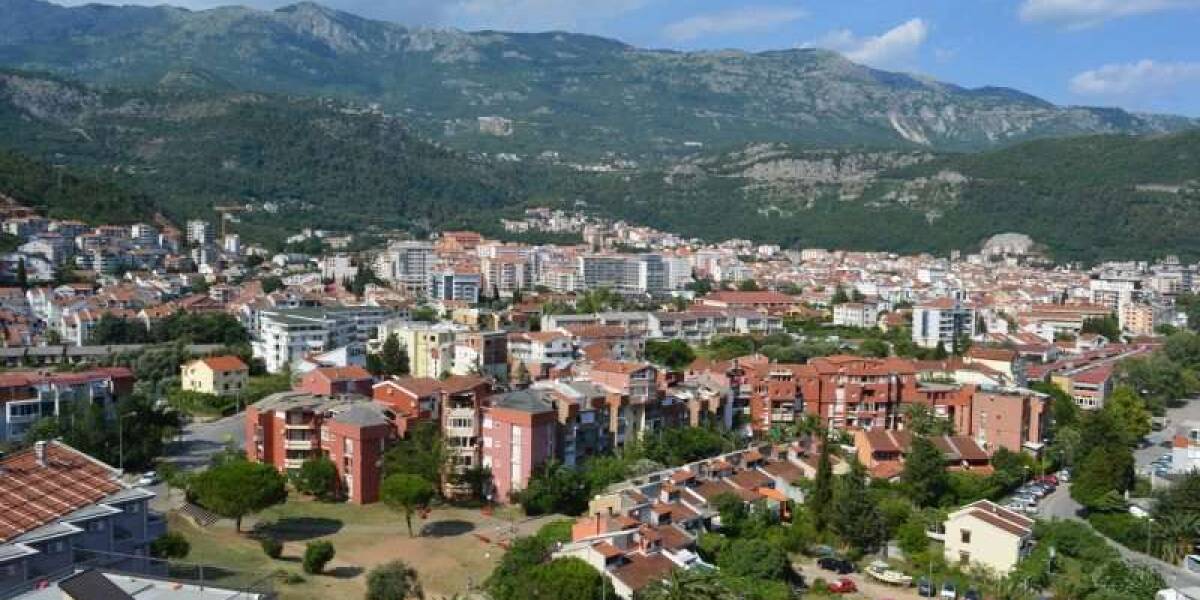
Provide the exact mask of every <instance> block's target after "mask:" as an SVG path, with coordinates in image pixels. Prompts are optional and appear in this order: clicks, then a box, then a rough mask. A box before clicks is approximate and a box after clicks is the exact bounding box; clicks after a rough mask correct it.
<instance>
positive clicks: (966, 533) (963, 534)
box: [959, 529, 971, 544]
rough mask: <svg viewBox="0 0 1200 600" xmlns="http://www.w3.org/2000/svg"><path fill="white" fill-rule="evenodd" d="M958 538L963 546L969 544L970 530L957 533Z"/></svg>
mask: <svg viewBox="0 0 1200 600" xmlns="http://www.w3.org/2000/svg"><path fill="white" fill-rule="evenodd" d="M959 536H960V538H961V539H962V543H964V544H970V543H971V530H970V529H963V530H961V531H959Z"/></svg>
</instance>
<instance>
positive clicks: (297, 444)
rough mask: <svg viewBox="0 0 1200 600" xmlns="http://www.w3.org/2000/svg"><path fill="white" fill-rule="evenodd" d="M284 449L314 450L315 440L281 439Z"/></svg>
mask: <svg viewBox="0 0 1200 600" xmlns="http://www.w3.org/2000/svg"><path fill="white" fill-rule="evenodd" d="M283 449H284V450H315V449H316V442H314V441H313V440H311V439H309V440H283Z"/></svg>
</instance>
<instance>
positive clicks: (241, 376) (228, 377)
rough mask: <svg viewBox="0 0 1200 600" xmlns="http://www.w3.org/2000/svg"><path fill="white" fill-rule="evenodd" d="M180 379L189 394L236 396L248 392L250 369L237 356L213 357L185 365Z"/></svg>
mask: <svg viewBox="0 0 1200 600" xmlns="http://www.w3.org/2000/svg"><path fill="white" fill-rule="evenodd" d="M180 378H181V385H182V387H183V389H184V390H185V391H188V392H199V393H201V394H212V395H214V396H235V395H237V394H240V393H242V392H244V391H246V384H247V383H249V381H250V367H248V366H246V363H244V362H242V359H240V358H238V357H236V356H211V357H209V358H200V359H196V360H193V361H191V362H189V363H187V364H185V365H183V368H182V369H181V374H180Z"/></svg>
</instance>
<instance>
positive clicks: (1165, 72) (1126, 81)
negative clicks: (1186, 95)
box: [1070, 60, 1200, 100]
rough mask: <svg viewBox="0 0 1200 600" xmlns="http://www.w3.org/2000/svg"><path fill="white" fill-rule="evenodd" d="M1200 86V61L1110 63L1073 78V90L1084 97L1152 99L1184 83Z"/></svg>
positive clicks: (1169, 92) (1185, 84)
mask: <svg viewBox="0 0 1200 600" xmlns="http://www.w3.org/2000/svg"><path fill="white" fill-rule="evenodd" d="M1191 85H1195V86H1196V87H1198V88H1200V62H1155V61H1153V60H1140V61H1138V62H1135V63H1124V64H1109V65H1104V66H1102V67H1100V68H1098V69H1092V70H1089V71H1084V72H1082V73H1080V74H1078V75H1076V76H1074V77H1072V78H1071V82H1070V88H1071V91H1072V92H1074V93H1076V94H1079V95H1081V96H1105V97H1110V98H1123V99H1134V100H1149V99H1153V98H1160V97H1163V96H1169V95H1171V94H1172V93H1173V92H1175V91H1177V90H1179V88H1181V87H1184V86H1189V87H1190V86H1191Z"/></svg>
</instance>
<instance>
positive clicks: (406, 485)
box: [379, 474, 434, 537]
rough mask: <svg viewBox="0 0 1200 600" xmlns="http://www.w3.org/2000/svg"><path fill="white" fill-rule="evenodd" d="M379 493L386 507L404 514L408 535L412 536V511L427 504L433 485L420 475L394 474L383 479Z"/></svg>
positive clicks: (432, 495) (431, 497)
mask: <svg viewBox="0 0 1200 600" xmlns="http://www.w3.org/2000/svg"><path fill="white" fill-rule="evenodd" d="M379 495H380V497H381V498H382V499H383V503H384V504H386V505H387V506H388V508H390V509H392V510H394V511H396V512H399V513H401V514H403V515H404V522H405V523H406V524H407V525H408V537H412V536H413V528H412V516H413V513H415V512H417V511H418V510H420V509H422V508H424V507H426V506H428V505H429V502H430V501H431V500H433V497H434V490H433V485H432V484H431V483H429V481H428V480H426V479H422V478H421V477H420V476H417V475H407V474H396V475H389V476H388V477H387V478H386V479H384V480H383V486H382V487H381V488H380V490H379Z"/></svg>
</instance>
